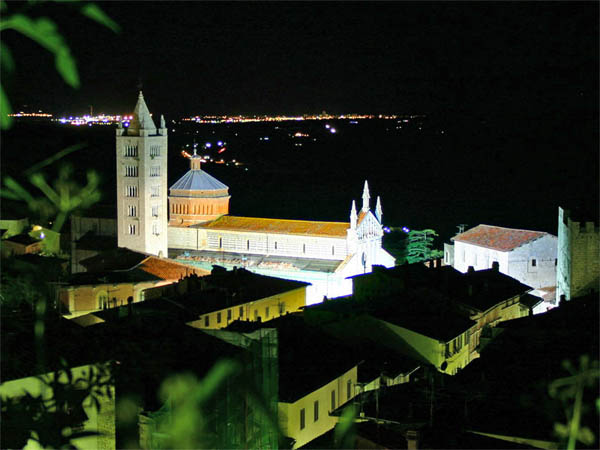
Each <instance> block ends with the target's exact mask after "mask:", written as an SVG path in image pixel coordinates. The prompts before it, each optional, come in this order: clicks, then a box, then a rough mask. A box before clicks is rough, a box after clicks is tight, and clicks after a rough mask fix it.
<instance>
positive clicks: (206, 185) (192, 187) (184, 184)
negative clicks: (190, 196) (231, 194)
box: [169, 170, 229, 197]
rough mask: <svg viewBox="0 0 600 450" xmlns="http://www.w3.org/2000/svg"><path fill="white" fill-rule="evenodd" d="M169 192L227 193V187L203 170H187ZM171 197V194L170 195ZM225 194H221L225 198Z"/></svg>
mask: <svg viewBox="0 0 600 450" xmlns="http://www.w3.org/2000/svg"><path fill="white" fill-rule="evenodd" d="M169 189H170V190H171V191H175V190H181V191H227V190H228V189H229V187H228V186H227V185H225V184H223V183H221V182H220V181H219V180H217V179H216V178H215V177H213V176H212V175H209V174H208V173H206V172H205V171H204V170H188V171H187V172H186V173H185V175H184V176H182V177H181V178H180V179H179V180H177V181H176V182H175V183H174V184H173V186H171V187H170V188H169ZM170 195H171V196H173V193H172V192H171V193H170ZM227 195H228V194H227V192H224V193H222V195H220V196H222V197H226V196H227Z"/></svg>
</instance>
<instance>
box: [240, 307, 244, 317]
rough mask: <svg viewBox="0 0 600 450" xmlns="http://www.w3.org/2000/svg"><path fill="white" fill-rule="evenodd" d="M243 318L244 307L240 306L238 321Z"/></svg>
mask: <svg viewBox="0 0 600 450" xmlns="http://www.w3.org/2000/svg"><path fill="white" fill-rule="evenodd" d="M243 318H244V307H243V306H240V319H243Z"/></svg>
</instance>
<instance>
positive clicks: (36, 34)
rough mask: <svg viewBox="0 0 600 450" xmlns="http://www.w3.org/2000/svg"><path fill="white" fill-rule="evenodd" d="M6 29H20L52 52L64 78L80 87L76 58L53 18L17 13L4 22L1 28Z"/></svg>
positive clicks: (58, 69) (69, 83)
mask: <svg viewBox="0 0 600 450" xmlns="http://www.w3.org/2000/svg"><path fill="white" fill-rule="evenodd" d="M5 29H13V30H15V31H18V32H19V33H21V34H23V35H25V36H27V37H28V38H30V39H31V40H33V41H35V42H37V43H38V44H40V45H41V46H42V47H44V48H45V49H47V50H49V51H50V52H52V53H53V54H54V61H55V66H56V69H57V71H58V72H59V73H60V75H61V76H62V77H63V80H64V81H65V82H66V83H67V84H68V85H70V86H71V87H73V88H78V87H79V74H78V73H77V66H76V64H75V60H74V59H73V57H72V56H71V51H70V50H69V47H68V46H67V44H66V43H65V41H64V39H63V37H62V35H61V34H60V33H59V32H58V29H57V27H56V24H55V23H54V22H53V21H52V20H50V19H48V18H47V17H40V18H39V19H37V20H33V19H31V18H29V17H27V16H25V15H23V14H15V15H13V16H10V17H9V18H8V19H6V20H4V21H3V22H2V25H1V26H0V30H5Z"/></svg>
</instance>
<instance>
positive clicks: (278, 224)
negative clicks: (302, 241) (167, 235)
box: [197, 216, 350, 237]
mask: <svg viewBox="0 0 600 450" xmlns="http://www.w3.org/2000/svg"><path fill="white" fill-rule="evenodd" d="M197 227H198V228H205V229H209V230H230V231H250V232H255V233H281V234H300V235H307V236H323V237H346V230H347V229H348V228H350V224H349V223H348V222H314V221H309V220H285V219H262V218H258V217H237V216H222V217H220V218H218V219H216V220H214V221H213V222H209V223H206V224H200V225H197Z"/></svg>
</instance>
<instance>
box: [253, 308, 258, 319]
mask: <svg viewBox="0 0 600 450" xmlns="http://www.w3.org/2000/svg"><path fill="white" fill-rule="evenodd" d="M254 320H258V309H255V310H254Z"/></svg>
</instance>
